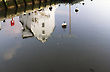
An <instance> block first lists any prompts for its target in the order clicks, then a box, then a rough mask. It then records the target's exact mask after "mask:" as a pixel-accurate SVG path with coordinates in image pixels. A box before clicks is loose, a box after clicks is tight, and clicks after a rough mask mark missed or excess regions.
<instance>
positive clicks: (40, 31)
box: [19, 5, 57, 42]
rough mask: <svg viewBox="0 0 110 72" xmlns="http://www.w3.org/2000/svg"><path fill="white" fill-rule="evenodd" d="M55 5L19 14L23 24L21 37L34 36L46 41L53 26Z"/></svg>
mask: <svg viewBox="0 0 110 72" xmlns="http://www.w3.org/2000/svg"><path fill="white" fill-rule="evenodd" d="M56 8H57V5H52V6H49V7H46V8H42V9H39V10H35V11H33V12H31V13H27V14H23V15H20V16H19V19H20V22H21V23H22V26H23V33H22V34H23V35H22V37H23V38H27V37H33V36H35V37H36V38H37V39H38V40H40V41H41V42H46V41H47V39H48V37H49V36H50V35H51V33H52V32H53V30H54V28H55V10H56Z"/></svg>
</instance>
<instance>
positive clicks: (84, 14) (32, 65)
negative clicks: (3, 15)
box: [0, 0, 110, 72]
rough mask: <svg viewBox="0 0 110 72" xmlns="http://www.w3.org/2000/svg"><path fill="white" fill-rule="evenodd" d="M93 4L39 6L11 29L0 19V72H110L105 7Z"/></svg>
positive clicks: (16, 19) (17, 19)
mask: <svg viewBox="0 0 110 72" xmlns="http://www.w3.org/2000/svg"><path fill="white" fill-rule="evenodd" d="M54 1H55V0H54ZM94 1H95V2H96V3H94ZM94 1H93V4H92V5H91V0H89V1H88V0H86V1H84V2H81V3H78V4H75V5H71V4H70V3H68V4H62V3H60V4H56V5H48V6H46V7H45V8H41V7H40V8H39V9H35V10H31V11H29V12H24V14H21V15H20V16H19V17H14V18H13V20H14V22H15V24H14V26H13V24H12V26H11V24H10V21H12V20H11V19H12V17H11V18H10V19H6V20H5V21H4V22H3V21H2V22H1V23H0V25H1V24H2V25H1V26H2V30H1V31H0V72H31V71H33V72H110V69H109V67H110V62H109V61H110V44H109V43H110V20H109V19H110V14H109V12H110V9H108V8H106V7H107V6H110V4H109V1H108V2H106V3H105V5H107V6H105V5H103V3H104V2H105V1H104V0H102V1H101V2H100V0H99V1H98V0H94ZM45 3H46V2H45ZM82 3H85V4H84V6H83V4H82ZM100 3H101V4H100ZM44 5H45V4H44ZM58 6H59V7H58ZM76 8H78V10H79V11H78V14H76V12H75V9H76ZM102 8H103V10H102ZM63 25H64V26H63ZM19 26H20V27H19ZM62 27H63V28H64V29H62ZM72 34H74V35H75V36H77V38H73V37H69V36H68V35H70V36H71V35H72ZM58 36H61V37H58ZM65 36H66V37H65ZM22 37H23V38H26V39H22ZM36 38H37V39H38V40H40V41H38V40H36ZM47 39H48V41H47ZM42 42H45V43H42Z"/></svg>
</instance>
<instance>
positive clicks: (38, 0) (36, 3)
mask: <svg viewBox="0 0 110 72" xmlns="http://www.w3.org/2000/svg"><path fill="white" fill-rule="evenodd" d="M80 1H83V0H43V1H42V0H8V1H7V2H5V0H2V1H0V8H1V9H2V11H0V12H1V13H0V17H2V18H3V17H4V15H5V17H6V16H7V17H9V16H10V15H13V14H17V13H18V14H19V13H21V12H26V11H27V10H31V9H34V8H41V7H46V6H47V5H52V4H59V3H64V4H67V3H70V4H75V3H78V2H80ZM28 4H31V5H28ZM4 7H5V12H3V9H4ZM7 9H8V13H7ZM18 11H19V12H18ZM4 13H5V14H4Z"/></svg>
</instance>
